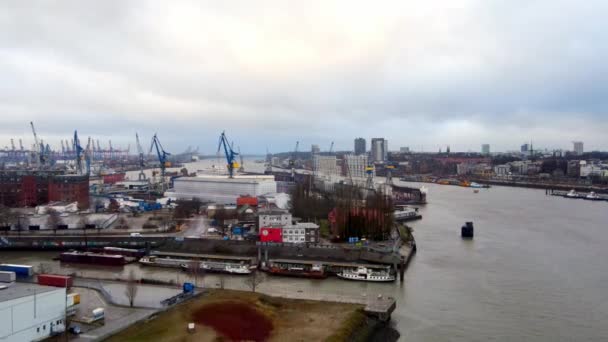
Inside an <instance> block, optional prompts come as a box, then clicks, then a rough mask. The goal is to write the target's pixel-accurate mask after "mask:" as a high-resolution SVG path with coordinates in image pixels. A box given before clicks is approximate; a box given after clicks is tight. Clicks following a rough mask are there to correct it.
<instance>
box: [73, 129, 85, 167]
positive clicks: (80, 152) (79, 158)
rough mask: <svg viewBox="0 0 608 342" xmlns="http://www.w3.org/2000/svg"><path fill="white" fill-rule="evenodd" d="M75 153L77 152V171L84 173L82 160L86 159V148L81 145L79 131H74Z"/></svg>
mask: <svg viewBox="0 0 608 342" xmlns="http://www.w3.org/2000/svg"><path fill="white" fill-rule="evenodd" d="M73 147H74V153H75V154H76V171H77V172H78V173H79V174H82V173H83V166H82V160H83V159H84V149H83V148H82V146H80V139H78V131H74V143H73Z"/></svg>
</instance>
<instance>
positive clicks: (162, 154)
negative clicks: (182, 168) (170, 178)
mask: <svg viewBox="0 0 608 342" xmlns="http://www.w3.org/2000/svg"><path fill="white" fill-rule="evenodd" d="M154 148H156V155H157V157H158V162H159V163H160V176H161V188H162V191H163V192H164V191H165V168H166V167H167V166H169V165H170V164H169V162H168V161H167V156H169V155H171V153H168V152H166V151H165V150H164V149H163V145H162V144H161V143H160V140H158V137H157V136H156V133H155V134H154V136H153V137H152V143H151V144H150V151H149V152H148V154H150V153H152V150H153V149H154Z"/></svg>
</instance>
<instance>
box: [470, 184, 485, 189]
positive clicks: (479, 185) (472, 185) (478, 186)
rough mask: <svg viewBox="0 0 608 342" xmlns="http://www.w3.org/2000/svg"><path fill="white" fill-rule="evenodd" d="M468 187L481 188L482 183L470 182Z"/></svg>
mask: <svg viewBox="0 0 608 342" xmlns="http://www.w3.org/2000/svg"><path fill="white" fill-rule="evenodd" d="M469 187H471V188H477V189H481V188H483V185H481V184H479V183H475V182H471V184H470V185H469Z"/></svg>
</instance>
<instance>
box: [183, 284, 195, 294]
mask: <svg viewBox="0 0 608 342" xmlns="http://www.w3.org/2000/svg"><path fill="white" fill-rule="evenodd" d="M183 290H184V293H190V292H193V291H194V284H192V283H184V286H183Z"/></svg>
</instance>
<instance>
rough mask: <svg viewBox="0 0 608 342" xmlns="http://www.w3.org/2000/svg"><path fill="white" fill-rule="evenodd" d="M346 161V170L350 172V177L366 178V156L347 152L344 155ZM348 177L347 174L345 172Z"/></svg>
mask: <svg viewBox="0 0 608 342" xmlns="http://www.w3.org/2000/svg"><path fill="white" fill-rule="evenodd" d="M344 159H345V162H346V166H347V168H346V172H350V177H353V178H366V177H367V174H366V173H365V168H366V167H367V163H368V161H367V156H366V155H364V154H362V155H358V156H355V155H352V154H347V155H345V156H344ZM346 176H347V177H348V176H349V175H348V174H346Z"/></svg>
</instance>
